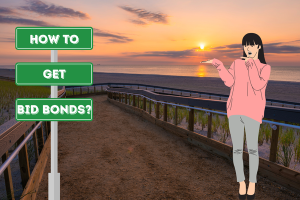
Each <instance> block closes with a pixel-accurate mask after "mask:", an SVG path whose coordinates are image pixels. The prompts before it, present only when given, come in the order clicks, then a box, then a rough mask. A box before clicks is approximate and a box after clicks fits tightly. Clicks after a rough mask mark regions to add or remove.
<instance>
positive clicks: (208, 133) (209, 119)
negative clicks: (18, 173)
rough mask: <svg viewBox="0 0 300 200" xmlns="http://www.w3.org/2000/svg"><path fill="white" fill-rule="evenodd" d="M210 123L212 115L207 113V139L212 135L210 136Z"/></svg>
mask: <svg viewBox="0 0 300 200" xmlns="http://www.w3.org/2000/svg"><path fill="white" fill-rule="evenodd" d="M211 122H212V113H211V112H209V116H208V124H207V128H208V130H207V137H208V138H212V135H211Z"/></svg>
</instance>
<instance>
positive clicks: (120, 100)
mask: <svg viewBox="0 0 300 200" xmlns="http://www.w3.org/2000/svg"><path fill="white" fill-rule="evenodd" d="M119 102H121V92H119Z"/></svg>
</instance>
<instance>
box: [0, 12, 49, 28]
mask: <svg viewBox="0 0 300 200" xmlns="http://www.w3.org/2000/svg"><path fill="white" fill-rule="evenodd" d="M0 24H23V25H34V26H54V25H51V24H49V23H47V22H44V21H40V20H33V19H24V18H16V17H4V16H2V15H0Z"/></svg>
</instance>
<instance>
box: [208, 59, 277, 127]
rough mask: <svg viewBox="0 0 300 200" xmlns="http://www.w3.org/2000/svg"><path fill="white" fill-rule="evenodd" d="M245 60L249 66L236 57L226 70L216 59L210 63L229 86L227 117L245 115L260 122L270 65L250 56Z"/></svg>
mask: <svg viewBox="0 0 300 200" xmlns="http://www.w3.org/2000/svg"><path fill="white" fill-rule="evenodd" d="M247 62H248V64H249V65H248V66H249V68H248V67H247V65H246V64H245V60H242V59H236V60H235V61H234V62H233V63H232V64H231V66H230V68H229V69H228V70H227V69H226V68H225V67H224V65H223V63H222V62H221V61H219V60H218V59H213V62H212V65H213V66H215V67H216V68H217V70H218V71H219V75H220V77H221V79H222V80H223V81H224V83H225V85H226V86H227V87H230V88H231V89H230V95H229V98H228V100H227V117H228V118H229V117H230V116H231V115H245V116H247V117H250V118H252V119H254V120H256V121H258V122H259V123H260V124H261V123H262V119H263V117H264V112H265V107H266V98H265V91H266V87H267V83H268V80H269V77H270V73H271V66H270V65H267V64H264V63H261V62H260V61H259V59H256V60H253V59H252V58H250V59H249V60H248V61H247Z"/></svg>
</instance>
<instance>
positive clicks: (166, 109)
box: [164, 103, 168, 122]
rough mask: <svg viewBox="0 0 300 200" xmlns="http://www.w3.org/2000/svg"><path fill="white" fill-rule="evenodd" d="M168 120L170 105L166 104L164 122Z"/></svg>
mask: <svg viewBox="0 0 300 200" xmlns="http://www.w3.org/2000/svg"><path fill="white" fill-rule="evenodd" d="M167 120H168V104H166V103H165V104H164V121H165V122H166V121H167Z"/></svg>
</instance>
